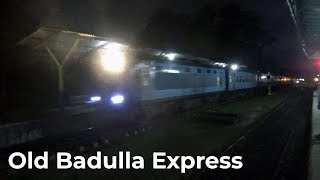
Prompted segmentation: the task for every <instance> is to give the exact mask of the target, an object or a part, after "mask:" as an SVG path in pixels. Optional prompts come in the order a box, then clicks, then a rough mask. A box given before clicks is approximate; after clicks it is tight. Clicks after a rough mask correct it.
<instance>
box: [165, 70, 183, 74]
mask: <svg viewBox="0 0 320 180" xmlns="http://www.w3.org/2000/svg"><path fill="white" fill-rule="evenodd" d="M162 72H166V73H174V74H178V73H180V71H178V70H174V69H164V70H162Z"/></svg>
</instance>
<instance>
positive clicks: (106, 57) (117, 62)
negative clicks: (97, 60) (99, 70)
mask: <svg viewBox="0 0 320 180" xmlns="http://www.w3.org/2000/svg"><path fill="white" fill-rule="evenodd" d="M124 47H125V46H124V45H121V44H118V43H109V44H107V45H106V46H105V47H104V48H103V49H102V51H101V64H102V66H103V68H104V70H106V71H109V72H112V73H121V72H123V71H124V69H125V64H126V62H125V52H124Z"/></svg>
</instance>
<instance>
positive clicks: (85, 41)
mask: <svg viewBox="0 0 320 180" xmlns="http://www.w3.org/2000/svg"><path fill="white" fill-rule="evenodd" d="M76 41H79V42H78V43H77V45H76V46H75V47H74V49H73V51H72V53H71V54H70V58H79V57H81V56H83V55H84V54H86V53H89V52H90V51H92V50H95V49H99V48H104V46H105V45H106V44H108V43H111V42H117V43H119V42H120V43H123V41H122V40H119V39H114V38H106V37H99V36H95V35H91V34H85V33H79V32H72V31H65V30H60V29H55V28H47V27H42V28H40V29H38V30H37V31H35V32H34V33H32V34H31V35H29V36H27V37H26V38H24V39H23V40H22V41H20V42H18V43H17V45H18V46H23V47H28V48H32V49H34V50H37V51H43V50H45V48H43V47H45V46H47V47H49V48H50V49H51V50H52V51H53V52H54V54H55V55H56V56H58V57H59V56H62V57H63V56H64V55H65V54H66V53H68V51H69V50H70V48H72V47H73V45H74V43H75V42H76Z"/></svg>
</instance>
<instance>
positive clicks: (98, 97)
mask: <svg viewBox="0 0 320 180" xmlns="http://www.w3.org/2000/svg"><path fill="white" fill-rule="evenodd" d="M90 100H91V101H94V102H96V101H100V100H101V97H100V96H93V97H91V98H90Z"/></svg>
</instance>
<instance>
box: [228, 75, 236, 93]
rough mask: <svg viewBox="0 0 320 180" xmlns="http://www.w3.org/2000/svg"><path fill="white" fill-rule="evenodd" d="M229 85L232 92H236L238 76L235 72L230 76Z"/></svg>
mask: <svg viewBox="0 0 320 180" xmlns="http://www.w3.org/2000/svg"><path fill="white" fill-rule="evenodd" d="M229 84H230V90H231V91H234V90H235V89H236V74H235V73H234V72H231V73H230V75H229Z"/></svg>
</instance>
